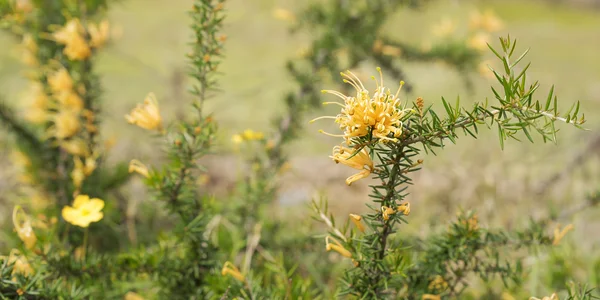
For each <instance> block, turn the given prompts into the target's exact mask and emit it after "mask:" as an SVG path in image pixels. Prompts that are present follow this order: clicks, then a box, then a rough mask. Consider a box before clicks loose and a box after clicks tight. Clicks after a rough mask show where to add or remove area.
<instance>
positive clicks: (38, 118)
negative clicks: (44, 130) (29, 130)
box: [24, 82, 50, 124]
mask: <svg viewBox="0 0 600 300" xmlns="http://www.w3.org/2000/svg"><path fill="white" fill-rule="evenodd" d="M25 102H26V107H25V111H24V115H25V116H24V117H25V119H26V120H27V121H29V122H31V123H34V124H42V123H44V122H46V121H48V106H49V103H50V101H49V99H48V96H47V95H46V92H44V87H43V86H42V84H40V83H39V82H34V83H32V84H31V88H30V89H29V93H28V96H27V99H26V100H25Z"/></svg>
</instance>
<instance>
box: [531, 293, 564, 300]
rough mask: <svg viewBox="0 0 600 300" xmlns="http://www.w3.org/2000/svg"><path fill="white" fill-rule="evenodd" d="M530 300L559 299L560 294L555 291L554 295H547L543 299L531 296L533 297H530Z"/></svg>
mask: <svg viewBox="0 0 600 300" xmlns="http://www.w3.org/2000/svg"><path fill="white" fill-rule="evenodd" d="M529 300H559V299H558V295H557V294H556V293H553V294H552V295H550V297H548V296H546V297H543V298H542V299H539V298H536V297H531V298H529Z"/></svg>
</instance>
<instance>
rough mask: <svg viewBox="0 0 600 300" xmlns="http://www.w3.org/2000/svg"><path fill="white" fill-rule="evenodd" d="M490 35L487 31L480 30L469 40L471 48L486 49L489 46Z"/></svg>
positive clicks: (468, 44) (468, 43)
mask: <svg viewBox="0 0 600 300" xmlns="http://www.w3.org/2000/svg"><path fill="white" fill-rule="evenodd" d="M489 41H490V35H489V34H487V33H485V32H478V33H476V34H475V35H473V36H472V37H471V38H469V40H468V41H467V46H469V48H471V49H474V50H477V51H485V50H486V49H487V48H488V46H487V45H488V43H489Z"/></svg>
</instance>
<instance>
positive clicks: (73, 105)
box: [55, 91, 84, 112]
mask: <svg viewBox="0 0 600 300" xmlns="http://www.w3.org/2000/svg"><path fill="white" fill-rule="evenodd" d="M55 96H56V98H57V99H58V102H59V103H60V105H61V108H64V109H68V110H72V111H74V112H81V111H82V110H83V106H84V105H83V100H82V99H81V97H79V95H78V94H77V93H75V92H74V91H64V92H60V93H58V94H56V95H55Z"/></svg>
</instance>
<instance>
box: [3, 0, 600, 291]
mask: <svg viewBox="0 0 600 300" xmlns="http://www.w3.org/2000/svg"><path fill="white" fill-rule="evenodd" d="M585 2H586V1H572V3H571V2H569V1H562V2H561V1H524V0H497V1H450V0H440V1H433V3H432V4H430V5H427V6H426V8H425V9H422V10H419V11H415V10H402V11H401V12H399V13H398V14H397V15H396V16H395V18H392V19H391V21H390V22H389V24H388V25H387V27H386V28H387V31H388V33H389V34H391V35H393V36H395V37H397V38H398V39H400V40H401V41H404V42H408V43H411V44H414V45H426V44H427V43H429V42H431V40H432V39H433V38H434V37H433V34H432V33H431V28H432V27H433V26H434V25H436V24H437V23H439V22H440V20H442V19H449V20H452V21H453V22H455V23H456V25H457V33H456V34H459V35H460V34H462V33H461V31H466V28H467V26H468V18H469V15H470V14H471V13H472V12H473V11H474V10H479V11H485V10H488V9H490V10H493V11H494V12H495V13H496V14H497V15H498V16H499V17H500V18H501V19H502V20H503V22H504V28H503V30H502V31H501V32H500V33H498V34H497V35H496V36H494V39H496V38H497V37H498V36H500V35H505V34H507V33H510V34H511V36H513V37H516V38H517V39H518V41H519V47H518V49H519V50H520V51H523V50H525V49H526V48H530V49H531V51H530V53H529V55H528V57H527V59H526V60H529V61H531V62H532V66H531V68H530V70H529V71H530V73H529V74H530V78H532V79H536V80H539V81H540V82H541V93H540V96H541V97H543V94H544V93H545V92H546V91H547V90H548V89H549V88H550V84H556V89H555V92H556V93H557V95H558V96H559V100H560V99H562V100H563V103H571V102H574V101H576V100H580V101H581V104H582V110H583V111H584V112H586V117H587V119H588V122H587V123H586V127H587V128H588V129H590V130H589V131H581V130H576V129H574V128H571V127H570V126H566V125H564V124H562V125H559V126H560V128H561V131H560V132H559V134H558V144H557V145H553V144H543V143H541V141H540V143H536V144H531V143H529V142H526V139H524V141H523V142H522V143H518V142H509V143H507V145H506V147H505V149H504V150H501V149H500V146H499V144H498V142H497V133H496V131H494V130H489V131H484V133H482V134H481V135H480V138H479V140H474V139H472V138H468V137H465V138H463V139H461V140H459V143H458V145H452V144H450V145H448V147H447V148H446V149H445V151H443V152H441V153H440V155H439V156H433V155H429V156H427V157H425V158H424V160H425V164H424V168H423V170H422V171H421V172H418V173H417V174H416V178H415V185H414V186H413V187H411V188H410V192H411V195H410V196H409V198H408V199H409V201H411V203H412V212H413V213H412V214H411V217H410V219H409V220H410V222H411V225H410V226H407V227H405V228H406V229H405V230H411V231H413V232H418V233H420V234H423V235H425V234H426V233H428V232H430V231H432V230H436V228H437V227H436V226H432V224H433V225H435V224H439V223H440V222H444V221H446V220H448V219H450V218H451V217H453V216H454V215H455V213H456V211H457V210H458V209H460V208H464V209H475V210H477V211H478V213H479V216H480V217H479V220H480V221H481V222H482V224H484V225H485V224H487V225H494V226H506V227H515V226H520V225H522V224H524V223H525V222H526V221H527V220H528V218H529V217H543V216H545V215H547V214H548V211H549V208H550V209H551V210H556V211H561V210H568V209H570V208H572V207H575V206H577V205H578V204H579V203H581V202H583V201H584V200H585V197H586V195H588V194H589V193H592V192H594V191H595V190H596V189H598V188H599V186H598V183H599V182H600V181H599V179H600V161H599V160H598V154H600V145H599V146H598V147H591V148H587V149H588V150H586V147H587V146H588V144H589V143H590V142H591V141H592V140H594V139H595V138H596V137H597V135H598V134H597V131H596V129H597V128H598V127H600V120H598V118H597V115H598V114H597V112H598V109H599V108H600V8H596V6H594V5H593V1H587V2H589V3H590V4H585ZM191 3H192V2H191V1H189V0H178V1H170V0H126V1H120V2H118V3H117V4H116V5H114V6H113V7H112V9H111V11H110V14H109V20H110V21H111V23H112V24H113V27H118V28H120V29H121V30H122V34H121V35H120V37H119V38H116V39H114V40H113V44H112V45H111V46H109V47H108V48H107V49H105V50H104V51H103V52H102V53H101V55H100V57H99V59H98V61H97V66H98V71H99V72H100V73H101V75H102V82H103V85H104V86H103V88H104V90H105V91H106V92H105V94H104V95H103V99H104V105H103V113H102V118H103V120H104V124H103V126H104V134H105V137H106V138H110V137H115V138H116V139H117V145H116V147H115V148H114V149H113V150H112V152H111V156H110V160H111V161H112V162H115V161H128V160H129V159H131V158H139V159H141V160H143V161H154V160H157V159H160V154H159V153H158V151H156V149H155V147H156V146H154V145H155V144H153V143H152V142H151V140H150V135H148V134H147V133H145V132H141V131H140V130H139V129H138V128H136V127H133V126H129V125H128V124H126V122H125V120H124V118H123V116H124V115H125V114H126V113H127V112H129V110H130V109H131V108H132V107H134V106H135V103H138V102H140V101H142V100H143V98H144V97H145V95H146V94H147V93H148V92H150V91H152V92H155V93H156V95H157V97H158V99H159V102H160V104H161V109H162V114H163V117H164V118H165V119H167V120H174V119H176V118H179V117H181V116H182V115H185V112H186V111H187V110H188V109H187V105H188V103H189V100H190V97H189V96H188V94H187V92H186V89H187V82H186V79H185V73H186V59H185V53H186V52H187V51H188V48H187V42H188V41H189V40H190V38H191V33H190V31H189V29H188V24H189V19H188V17H187V15H186V11H187V10H188V9H190V7H191ZM305 4H306V3H303V1H267V0H260V1H258V0H256V1H247V0H232V1H228V2H227V5H226V9H227V12H228V13H227V19H226V25H225V29H224V31H225V33H226V34H227V36H228V39H227V43H226V47H225V48H226V49H225V61H224V63H223V65H222V66H223V67H222V69H221V71H222V72H223V76H222V77H221V80H220V86H221V89H222V91H221V92H220V93H219V94H218V95H216V97H215V98H214V99H212V100H211V101H210V102H209V103H208V110H209V111H212V112H214V116H215V118H216V119H217V120H218V122H219V124H220V125H219V126H220V131H219V136H220V140H221V142H222V143H220V145H219V146H218V148H217V149H216V152H218V153H219V154H218V155H217V154H215V155H212V156H210V157H209V158H207V159H205V161H204V163H205V164H206V165H207V166H208V168H209V170H210V181H209V184H208V187H209V188H210V189H211V190H212V191H213V192H214V193H216V194H220V193H225V192H226V191H227V188H228V187H230V186H231V185H232V182H233V181H234V180H235V178H236V177H237V176H239V175H240V172H241V171H240V170H241V168H239V166H238V163H239V159H238V158H236V155H235V153H234V151H233V150H232V145H231V142H230V137H231V135H232V134H234V133H236V132H239V131H241V130H243V129H246V128H251V129H255V130H263V131H265V132H266V133H267V134H268V133H269V130H270V127H269V126H270V121H269V120H270V119H271V118H272V117H274V116H276V115H277V114H278V113H281V112H282V111H283V107H284V106H283V101H282V100H283V99H282V96H283V95H284V92H285V91H287V90H289V89H293V88H294V85H293V81H292V79H291V78H290V77H288V76H287V73H286V71H285V69H284V65H285V63H286V61H287V60H288V59H290V58H294V57H298V55H299V54H298V53H299V51H300V50H301V49H303V47H306V46H308V36H307V33H306V32H300V33H298V34H294V35H292V34H290V33H289V32H288V25H289V24H287V23H286V22H285V21H281V20H278V19H276V18H275V17H274V16H273V10H274V9H276V8H285V9H289V10H291V11H298V10H300V9H301V8H302V7H303V5H305ZM118 28H117V29H118ZM494 42H495V40H494ZM493 44H494V45H496V46H498V43H497V42H496V43H493ZM0 45H2V47H0V93H1V94H3V95H4V96H5V98H6V99H7V101H9V102H10V103H11V104H15V105H18V103H19V102H20V101H22V98H23V91H24V90H25V89H26V86H27V82H26V80H25V79H24V78H23V76H22V73H23V72H24V71H25V69H24V67H23V66H22V64H21V63H20V61H19V60H18V57H19V53H18V51H17V50H16V45H17V43H16V41H14V40H12V38H11V37H9V36H8V35H5V34H0ZM486 56H488V57H489V58H490V59H492V58H493V55H492V54H491V53H489V54H486ZM492 65H493V63H492ZM374 67H375V66H374V65H368V64H365V65H362V66H361V68H360V70H359V71H360V72H362V73H363V74H371V73H374V72H375V70H374ZM403 67H404V69H405V70H406V73H407V74H408V78H398V80H400V79H404V80H406V81H407V82H410V84H412V85H413V87H414V90H413V91H412V93H411V94H409V95H405V96H404V97H406V99H408V100H413V99H415V98H416V97H417V96H420V97H423V98H424V99H425V102H426V103H429V104H431V103H434V108H437V109H443V107H442V105H441V102H440V99H441V96H444V97H446V98H449V99H453V98H455V97H456V96H458V95H460V96H461V101H463V102H464V103H469V102H473V101H484V100H485V98H486V97H490V96H492V94H491V92H490V89H489V86H490V84H494V82H493V80H491V79H486V78H484V77H483V76H481V75H479V74H477V73H476V72H474V73H473V74H471V75H470V77H471V78H472V80H473V83H474V86H475V89H474V90H472V91H470V90H467V89H466V88H465V85H464V82H463V81H462V79H461V77H460V76H459V74H457V71H456V70H453V69H452V68H450V67H448V66H446V65H445V64H443V63H433V64H432V63H413V62H404V63H403ZM340 71H341V70H340ZM315 76H318V74H315ZM387 82H388V83H389V82H392V80H391V79H390V80H388V81H387ZM335 87H337V83H335V82H324V83H323V88H335ZM391 89H392V90H394V89H395V86H391ZM328 109H330V108H328ZM563 109H564V110H566V109H568V107H563ZM328 112H330V113H331V112H332V111H331V110H328ZM322 114H325V112H324V111H320V112H315V113H313V114H312V115H311V116H309V117H310V118H312V117H313V116H318V115H322ZM308 119H309V118H307V120H308ZM321 126H324V125H322V124H316V125H308V122H307V127H306V129H305V131H304V134H303V136H302V138H301V139H300V140H298V141H296V142H295V143H294V144H293V145H292V146H291V147H290V148H289V151H290V153H291V154H292V155H291V157H292V160H291V162H292V166H293V167H292V169H291V170H290V171H289V172H288V173H286V174H284V175H282V178H281V184H282V186H281V191H280V204H283V205H282V206H283V207H289V206H296V205H303V204H304V203H305V202H306V201H307V200H308V199H310V198H311V197H313V196H314V195H315V193H319V192H321V193H325V194H326V195H327V196H328V198H329V199H330V202H331V206H332V207H333V208H334V209H333V210H334V211H335V212H336V213H337V214H339V215H345V214H347V213H348V212H354V213H356V212H361V211H364V210H365V209H366V207H365V206H364V205H363V203H364V202H365V201H366V200H367V194H368V193H367V191H368V182H367V181H365V182H357V183H355V184H354V185H353V186H352V187H347V186H345V184H344V178H345V177H347V176H348V175H349V174H351V173H352V170H349V169H346V168H344V167H343V166H337V165H335V164H333V163H332V162H331V160H330V159H329V158H328V155H329V154H330V151H331V147H333V146H334V143H336V142H337V140H336V139H334V138H329V137H326V136H323V135H320V134H318V133H317V130H318V129H320V128H321ZM0 132H1V133H0V136H2V137H5V132H2V131H0ZM2 141H8V140H7V139H4V138H2ZM8 149H9V146H7V145H6V144H2V145H0V154H1V155H2V156H1V159H2V162H1V163H0V168H2V171H0V198H4V197H2V195H3V194H5V193H6V192H7V191H8V190H9V189H10V188H11V186H12V185H13V184H16V183H14V179H13V178H12V174H13V173H11V165H10V163H9V161H8V157H9V155H8V154H9V151H8ZM590 149H591V150H590ZM582 151H587V152H585V154H584V155H583V157H585V163H583V164H580V165H577V166H574V165H573V164H572V161H573V159H575V158H576V157H577V156H578V155H580V153H582ZM157 153H158V154H157ZM559 173H562V174H563V175H564V176H562V177H561V178H560V179H559V180H557V181H555V182H552V183H551V184H549V185H546V184H544V183H545V182H547V180H548V179H549V178H551V177H552V176H553V175H554V174H559ZM128 195H129V196H130V197H131V198H132V199H137V200H138V201H139V200H143V199H145V194H144V192H143V190H142V189H141V188H139V185H136V184H135V183H134V184H133V185H132V188H131V191H129V193H128ZM10 211H11V210H3V213H2V214H1V215H0V218H2V219H4V220H8V219H9V218H10ZM296 211H298V210H296ZM302 213H304V211H302ZM306 214H307V215H308V210H306ZM562 222H564V223H573V224H574V225H575V230H574V231H573V232H572V233H571V234H569V236H568V237H567V238H566V240H568V241H570V243H569V244H570V245H572V246H571V247H567V246H565V247H566V248H564V249H563V248H561V249H558V250H556V251H571V252H573V253H572V257H573V258H574V259H573V262H571V263H573V265H574V266H577V265H578V266H581V268H582V270H589V269H588V266H587V265H586V262H587V260H586V259H587V258H590V257H595V258H598V257H600V253H599V251H598V250H597V249H600V235H599V234H598V232H600V212H599V210H597V209H596V210H586V211H583V212H581V213H578V214H576V215H575V216H574V217H573V218H569V219H566V220H562ZM573 245H575V246H573ZM537 263H541V260H540V261H538V262H537ZM593 273H594V271H591V273H590V272H584V273H582V274H581V277H582V278H581V279H583V280H584V281H585V280H588V279H589V277H588V276H590V274H592V275H594V274H593ZM594 276H596V277H595V279H594V278H592V279H591V280H596V281H597V282H598V281H600V279H598V277H600V275H597V274H596V275H594ZM599 284H600V282H599Z"/></svg>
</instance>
